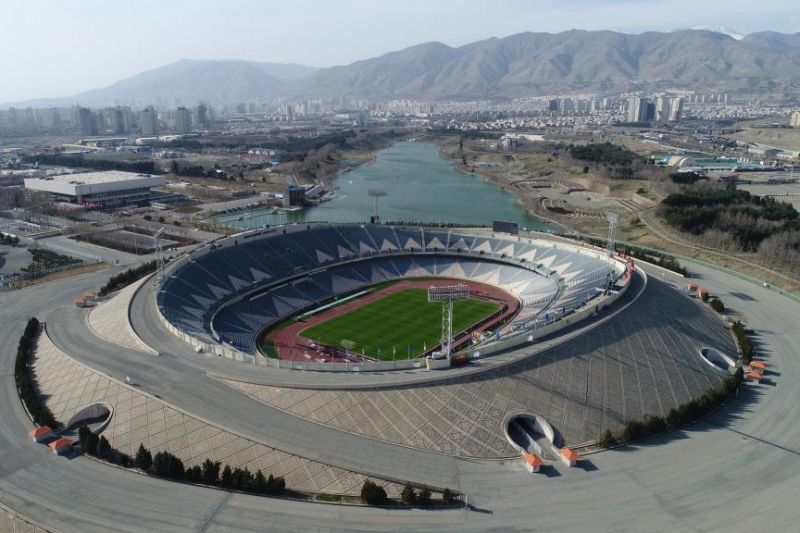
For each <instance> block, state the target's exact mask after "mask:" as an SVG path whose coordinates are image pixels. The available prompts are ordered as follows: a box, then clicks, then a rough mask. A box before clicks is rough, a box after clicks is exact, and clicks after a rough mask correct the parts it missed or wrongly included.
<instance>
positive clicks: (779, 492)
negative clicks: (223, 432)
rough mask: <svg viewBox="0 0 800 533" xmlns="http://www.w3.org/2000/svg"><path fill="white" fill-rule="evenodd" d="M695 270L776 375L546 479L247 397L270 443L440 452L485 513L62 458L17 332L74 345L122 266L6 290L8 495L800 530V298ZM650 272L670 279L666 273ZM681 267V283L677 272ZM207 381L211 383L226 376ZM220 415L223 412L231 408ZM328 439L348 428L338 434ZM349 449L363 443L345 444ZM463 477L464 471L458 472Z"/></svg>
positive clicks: (286, 514) (182, 519)
mask: <svg viewBox="0 0 800 533" xmlns="http://www.w3.org/2000/svg"><path fill="white" fill-rule="evenodd" d="M688 266H689V268H690V270H691V271H692V272H693V273H696V275H698V276H699V278H700V282H701V284H702V285H703V286H707V287H708V288H709V289H710V290H711V291H712V293H713V294H716V295H719V296H720V297H721V298H722V300H723V301H724V302H725V304H726V305H728V306H729V307H733V308H734V309H735V310H737V311H741V312H742V315H743V319H744V320H745V321H746V323H747V324H748V325H749V326H750V327H752V328H754V329H755V330H756V331H757V332H758V334H759V335H758V343H759V355H762V356H763V357H764V359H765V360H767V361H768V362H769V363H770V365H771V366H770V372H768V373H767V375H766V378H767V379H766V380H765V381H766V383H763V384H760V385H755V386H747V387H746V388H745V389H744V390H743V391H742V392H741V393H740V397H739V398H738V399H736V400H734V401H732V402H730V403H729V404H728V405H727V406H726V407H724V408H722V409H721V410H720V411H718V412H717V413H715V414H714V415H712V416H710V417H708V418H706V419H705V420H704V421H703V422H700V423H698V424H696V425H694V426H693V427H691V428H689V429H687V430H685V431H679V432H675V433H671V434H668V435H664V436H661V437H658V438H656V439H652V440H649V441H647V442H645V443H643V444H640V445H633V446H626V447H623V448H619V449H616V450H611V451H605V452H601V453H597V454H593V455H590V456H588V457H587V461H586V463H587V465H588V466H586V467H585V468H573V469H567V468H564V467H561V466H559V467H557V468H556V469H554V470H550V471H549V472H548V473H545V474H539V475H530V474H528V473H527V472H525V471H524V470H523V468H522V465H521V464H519V461H516V460H515V461H511V462H506V463H503V462H497V461H466V460H457V459H453V458H445V457H442V456H437V455H435V454H428V453H425V452H418V451H414V450H410V449H406V448H402V447H394V446H391V445H388V444H384V445H383V446H382V443H378V442H376V441H371V440H368V439H363V438H360V437H355V436H353V435H349V434H345V433H342V432H339V431H336V430H330V429H328V428H323V427H322V426H318V425H316V424H311V423H308V424H297V419H296V418H294V417H291V420H292V422H293V423H294V426H293V427H291V428H286V429H285V430H283V429H281V428H280V427H279V424H280V423H281V421H282V419H281V418H280V417H279V416H277V415H275V416H273V414H270V415H268V417H267V418H262V414H261V412H262V411H263V412H269V410H267V409H265V406H263V405H262V404H255V403H253V404H250V405H249V406H245V407H244V408H246V409H254V406H255V405H258V409H259V411H258V412H256V411H255V410H254V411H253V412H250V413H249V415H252V416H254V418H255V419H257V420H260V421H259V422H256V423H255V424H254V425H255V426H263V425H265V424H272V423H273V422H274V423H275V425H274V426H267V427H262V428H261V429H260V430H259V431H263V432H264V435H265V436H267V437H268V438H267V439H266V441H267V443H268V444H269V443H270V442H272V441H274V440H275V439H276V438H278V439H282V438H284V437H283V436H282V434H283V433H284V431H285V433H286V435H289V434H291V435H292V440H293V441H294V442H297V439H298V435H301V436H300V437H299V438H301V439H303V438H306V436H308V435H312V434H313V435H314V436H311V437H308V438H311V440H309V441H306V442H304V443H303V444H302V447H303V448H304V450H305V448H309V449H313V448H314V447H315V446H316V447H317V448H318V450H317V451H318V453H319V455H320V457H322V456H325V457H331V458H337V459H338V458H339V457H340V456H342V455H344V456H346V457H349V459H347V460H348V461H353V462H355V463H358V462H363V463H369V460H364V459H361V458H359V456H361V454H374V456H372V457H374V458H375V459H376V460H377V459H378V458H380V459H379V460H380V461H381V462H380V463H379V464H373V465H371V468H370V469H368V471H375V472H376V473H390V472H392V471H397V472H398V473H400V474H404V475H403V476H402V477H405V475H408V477H409V478H412V479H413V476H412V475H411V474H412V473H413V472H416V471H417V470H420V469H421V468H420V466H419V465H416V464H407V463H405V461H411V462H413V463H418V462H419V463H420V464H424V462H425V461H426V460H427V459H426V458H427V457H435V459H436V460H437V465H438V468H439V472H438V473H437V472H434V473H432V474H433V477H441V479H439V480H438V481H437V482H436V483H435V484H436V485H447V484H450V485H451V486H454V487H460V489H461V490H463V491H464V492H465V493H466V494H467V495H468V496H469V501H470V504H471V505H472V506H473V509H472V510H456V511H423V510H408V511H388V510H382V509H374V508H360V507H344V506H338V505H326V504H311V503H302V502H290V501H284V500H277V499H267V498H258V497H254V496H246V495H241V494H230V493H228V492H225V491H221V490H215V489H204V488H199V487H192V486H188V485H182V484H177V483H173V482H169V481H162V480H157V479H152V478H148V477H144V476H140V475H136V474H132V473H130V472H127V471H123V470H119V469H116V468H113V467H110V466H106V465H101V464H99V463H96V462H95V461H93V460H90V459H85V458H75V459H71V460H69V459H65V458H59V457H56V456H53V455H51V454H48V453H47V450H46V449H45V448H44V447H43V446H38V445H34V444H33V443H31V442H29V441H28V440H27V437H26V432H27V430H28V429H29V428H30V427H31V424H30V422H29V421H28V419H27V417H26V416H25V414H24V411H23V410H22V407H21V405H20V402H19V400H18V399H17V398H16V391H15V388H14V385H13V361H14V353H15V350H16V344H17V340H18V338H19V336H20V335H21V333H22V330H23V328H24V325H25V321H26V320H27V318H28V317H29V316H32V315H35V316H37V317H39V318H40V319H44V320H47V321H48V328H51V327H53V328H55V329H56V331H54V333H56V332H57V333H58V336H59V340H60V341H61V340H62V337H61V335H62V334H64V335H63V338H66V339H67V341H66V343H68V342H71V341H69V339H70V338H71V337H69V335H66V334H67V333H68V331H65V332H62V331H60V330H58V327H59V326H58V325H59V323H61V324H64V325H65V329H67V330H68V329H69V328H68V327H67V326H68V324H69V323H68V319H69V316H68V314H67V313H66V312H65V311H66V310H67V309H69V304H68V302H69V301H71V299H72V298H73V297H74V295H75V294H78V293H80V292H81V291H83V290H87V289H91V288H96V287H98V286H99V285H100V284H102V282H103V281H104V280H105V279H106V278H107V277H108V275H110V273H109V272H103V273H91V274H86V275H83V276H80V277H77V278H71V279H67V280H62V281H59V282H57V283H56V284H53V283H51V284H47V285H44V286H39V287H31V288H27V289H23V290H20V291H15V292H4V293H0V342H2V345H3V346H4V349H3V350H2V353H0V375H2V380H3V384H4V385H5V386H4V387H3V390H2V397H0V450H2V453H0V502H2V504H3V505H5V506H6V507H10V508H12V509H14V510H15V511H17V512H19V513H20V514H21V515H23V516H25V517H27V518H29V519H31V520H33V521H35V522H37V523H39V524H41V525H42V526H44V527H46V528H50V529H53V530H59V531H65V532H66V531H76V532H77V531H115V530H119V531H220V530H226V531H240V530H241V531H264V530H313V531H321V530H347V529H358V530H369V531H376V530H390V531H398V530H426V531H430V530H438V531H441V530H458V531H477V530H487V529H492V530H519V531H536V530H540V531H557V530H561V531H611V530H613V531H664V530H672V531H726V532H735V531H747V532H750V531H754V530H755V531H792V530H795V529H796V525H797V522H798V520H800V507H798V506H797V503H796V502H797V494H798V491H800V460H798V459H800V410H798V409H797V408H796V404H797V402H798V400H800V379H799V378H800V348H798V347H800V327H798V325H800V303H798V302H797V301H796V300H792V299H789V298H786V297H784V296H782V295H780V294H779V293H777V292H776V291H774V290H772V289H767V288H763V287H760V286H758V285H755V284H753V283H750V282H748V281H744V280H742V279H740V278H738V277H735V276H732V275H728V274H725V273H721V272H717V271H715V270H712V269H709V268H706V267H704V266H700V265H695V264H691V263H689V264H688ZM650 273H651V275H652V276H654V277H658V278H660V276H661V273H660V271H655V270H654V271H652V272H650ZM666 277H667V279H668V281H669V280H670V278H671V276H669V275H667V276H666ZM674 281H675V283H676V284H677V285H679V286H682V285H683V283H684V280H683V279H675V280H674ZM76 347H77V346H76ZM62 348H69V347H68V346H63V345H62ZM70 355H73V356H76V357H77V358H79V359H80V360H82V361H85V362H89V359H87V358H89V357H96V358H97V359H98V360H102V362H105V364H106V365H112V364H114V365H119V368H118V369H114V368H112V372H111V373H112V374H113V375H114V376H115V377H117V378H119V377H121V375H123V374H122V373H123V372H124V373H130V374H131V375H134V376H137V377H138V374H137V372H139V370H141V371H142V376H143V378H142V382H143V384H144V385H146V386H143V388H144V390H146V391H147V390H149V387H150V386H152V387H153V389H155V388H157V387H161V385H160V384H159V382H158V381H156V380H155V378H154V381H153V382H150V381H149V379H150V378H151V377H152V376H150V375H149V373H148V372H149V368H150V363H152V364H155V366H154V367H153V368H157V369H159V372H160V374H161V375H162V376H163V377H162V378H161V379H163V386H164V387H165V388H166V389H167V390H158V391H156V390H153V392H157V393H158V394H159V395H160V396H162V397H163V398H164V400H165V401H168V402H169V401H172V396H168V394H173V395H174V397H175V399H177V400H180V402H181V403H180V404H184V405H188V406H191V401H192V400H191V398H192V396H193V395H214V396H212V397H214V398H215V399H216V394H217V393H220V391H221V390H222V389H224V387H221V388H220V389H214V388H207V389H206V388H204V389H203V390H192V387H193V386H195V385H197V384H199V383H201V382H200V381H199V379H200V378H199V377H191V375H192V374H195V373H189V375H186V376H181V375H176V374H175V372H176V371H174V370H172V369H171V368H170V365H168V364H167V365H165V366H164V367H163V368H162V367H161V366H160V365H161V364H164V363H165V362H167V361H169V359H170V357H171V356H169V355H164V356H162V357H158V358H156V357H152V356H146V355H142V354H136V357H137V359H133V354H132V353H127V352H126V351H124V350H121V349H120V348H119V347H114V349H113V351H110V352H106V353H102V354H78V353H70ZM145 358H147V359H145ZM176 359H177V357H176ZM145 363H147V364H145ZM231 364H233V363H231ZM93 366H94V365H93ZM97 367H98V368H99V369H102V368H104V365H97ZM144 378H146V379H144ZM205 379H206V381H203V382H202V383H203V384H204V385H205V384H213V383H214V382H213V380H210V379H208V378H205ZM194 380H198V381H194ZM145 381H146V383H145ZM170 391H172V392H170ZM198 397H199V396H198ZM184 402H185V403H184ZM180 404H179V405H180ZM240 408H242V405H238V404H237V405H233V406H226V405H220V407H219V409H220V411H221V413H222V414H223V415H225V416H227V415H229V414H235V413H237V410H238V409H240ZM189 410H190V411H191V412H192V413H194V414H196V415H199V416H205V415H204V413H202V412H197V411H196V410H195V409H189ZM207 414H213V413H207ZM218 414H219V413H218ZM264 416H267V415H264ZM209 418H211V419H215V420H216V419H218V418H217V416H216V414H215V416H209ZM223 419H224V418H223ZM232 420H233V421H235V420H238V417H235V418H233V419H232ZM304 426H308V427H313V430H311V429H308V428H307V427H304ZM253 429H256V428H253ZM308 432H311V433H308ZM328 438H331V439H333V440H330V441H329V440H325V439H328ZM258 440H260V439H258ZM354 443H358V444H354ZM362 443H363V444H362ZM348 445H356V446H357V447H355V448H351V449H347V448H345V449H342V450H341V451H334V450H333V449H334V448H337V449H339V448H342V447H343V446H348ZM362 445H363V446H364V449H362ZM386 447H388V449H387V448H386ZM376 450H377V451H376ZM387 454H394V455H396V456H399V457H403V459H402V460H398V461H392V460H389V462H388V463H384V461H386V460H387V459H389V458H390V456H389V455H387ZM303 455H305V453H303ZM310 458H312V459H314V458H317V457H310ZM320 460H322V461H325V459H322V458H320ZM334 464H336V463H334ZM337 466H341V465H338V464H337ZM423 468H424V467H423ZM425 479H427V476H426V477H425ZM451 479H455V480H456V481H457V483H449V480H451ZM442 480H444V482H443V481H442Z"/></svg>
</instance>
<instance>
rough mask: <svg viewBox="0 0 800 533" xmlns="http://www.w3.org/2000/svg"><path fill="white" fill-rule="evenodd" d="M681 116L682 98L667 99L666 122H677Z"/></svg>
mask: <svg viewBox="0 0 800 533" xmlns="http://www.w3.org/2000/svg"><path fill="white" fill-rule="evenodd" d="M682 114H683V98H681V97H680V96H674V97H672V98H670V99H669V114H668V115H667V120H668V121H670V122H678V121H679V120H680V119H681V117H682Z"/></svg>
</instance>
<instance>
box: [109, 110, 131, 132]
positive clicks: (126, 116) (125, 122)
mask: <svg viewBox="0 0 800 533" xmlns="http://www.w3.org/2000/svg"><path fill="white" fill-rule="evenodd" d="M130 114H131V110H130V108H127V107H120V106H117V107H115V108H113V109H112V110H111V131H112V132H113V133H114V134H116V135H119V134H124V133H128V132H129V131H130V129H131V120H130Z"/></svg>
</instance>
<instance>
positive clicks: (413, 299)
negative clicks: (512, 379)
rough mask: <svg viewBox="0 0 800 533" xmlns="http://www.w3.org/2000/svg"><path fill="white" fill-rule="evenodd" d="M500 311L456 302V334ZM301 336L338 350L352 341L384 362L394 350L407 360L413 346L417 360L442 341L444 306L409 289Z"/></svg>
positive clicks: (488, 305) (476, 302) (491, 305)
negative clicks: (429, 300) (425, 350)
mask: <svg viewBox="0 0 800 533" xmlns="http://www.w3.org/2000/svg"><path fill="white" fill-rule="evenodd" d="M497 308H498V306H497V304H494V303H489V302H484V301H480V300H467V301H462V302H456V304H455V306H454V312H453V331H456V332H458V331H462V330H464V329H466V328H467V327H469V326H470V325H472V324H474V323H476V322H478V321H480V320H482V319H483V318H485V317H487V316H489V315H491V314H492V313H494V312H495V311H496V310H497ZM300 334H301V335H302V336H303V337H305V338H307V339H310V340H313V341H318V342H321V343H323V344H328V345H332V346H337V347H344V345H343V342H344V341H351V342H353V343H355V345H354V346H353V348H352V351H353V352H354V353H358V354H360V353H362V352H363V353H365V354H367V355H370V356H372V357H379V358H380V359H384V360H391V359H392V348H393V347H395V349H396V352H395V353H396V357H397V358H398V359H405V358H406V357H407V356H408V345H409V344H410V345H411V346H412V356H413V357H415V356H418V355H419V354H421V353H422V352H423V351H424V348H425V347H427V348H431V347H432V346H435V345H436V344H438V342H439V340H440V336H441V304H436V303H433V304H432V303H429V302H428V301H427V294H426V291H425V290H423V289H406V290H404V291H400V292H397V293H394V294H390V295H388V296H386V297H384V298H381V299H380V300H377V301H375V302H371V303H369V304H367V305H365V306H363V307H359V308H357V309H353V310H352V311H350V312H348V313H345V314H343V315H341V316H338V317H335V318H332V319H331V320H328V321H325V322H323V323H320V324H317V325H314V326H311V327H310V328H307V329H305V330H303V331H302V332H301V333H300ZM379 351H380V355H379V353H378V352H379Z"/></svg>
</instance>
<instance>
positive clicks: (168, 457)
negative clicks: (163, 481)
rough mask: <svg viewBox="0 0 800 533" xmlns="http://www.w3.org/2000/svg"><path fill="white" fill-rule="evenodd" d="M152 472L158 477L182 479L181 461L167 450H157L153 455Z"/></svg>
mask: <svg viewBox="0 0 800 533" xmlns="http://www.w3.org/2000/svg"><path fill="white" fill-rule="evenodd" d="M153 472H154V473H155V474H156V475H157V476H159V477H165V478H169V479H183V476H184V474H185V471H184V468H183V461H181V460H180V459H178V458H177V457H175V456H174V455H172V454H171V453H169V452H158V453H157V454H156V455H155V457H153Z"/></svg>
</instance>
